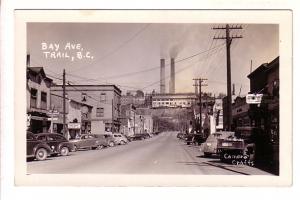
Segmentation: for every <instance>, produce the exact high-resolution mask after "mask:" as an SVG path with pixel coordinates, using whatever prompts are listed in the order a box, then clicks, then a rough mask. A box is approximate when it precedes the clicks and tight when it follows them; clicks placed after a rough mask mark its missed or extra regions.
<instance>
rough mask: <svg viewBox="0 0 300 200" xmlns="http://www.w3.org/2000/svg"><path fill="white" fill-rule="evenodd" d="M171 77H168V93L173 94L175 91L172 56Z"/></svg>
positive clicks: (172, 60)
mask: <svg viewBox="0 0 300 200" xmlns="http://www.w3.org/2000/svg"><path fill="white" fill-rule="evenodd" d="M170 72H171V79H170V88H169V90H170V93H171V94H174V93H175V61H174V58H171V70H170Z"/></svg>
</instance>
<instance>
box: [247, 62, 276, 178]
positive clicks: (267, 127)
mask: <svg viewBox="0 0 300 200" xmlns="http://www.w3.org/2000/svg"><path fill="white" fill-rule="evenodd" d="M248 78H249V79H250V92H251V94H263V97H262V102H261V103H260V104H252V105H250V109H249V117H250V121H251V125H252V126H253V127H258V128H260V129H261V130H262V133H263V134H262V135H263V136H264V139H263V140H261V141H260V142H261V143H262V145H261V146H263V145H264V146H266V145H270V146H271V147H270V149H268V151H266V150H265V152H264V153H262V154H261V155H260V157H262V158H261V160H264V161H265V162H267V165H266V166H267V167H268V169H269V170H271V171H272V172H274V173H275V174H279V141H280V134H279V109H280V108H279V105H280V102H279V57H277V58H275V59H274V60H273V61H271V62H270V63H267V64H263V65H261V66H259V67H258V68H257V69H256V70H254V71H253V72H252V73H251V74H249V75H248ZM262 149H263V148H262ZM263 150H264V149H263Z"/></svg>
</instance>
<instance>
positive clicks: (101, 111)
mask: <svg viewBox="0 0 300 200" xmlns="http://www.w3.org/2000/svg"><path fill="white" fill-rule="evenodd" d="M96 117H104V108H97V110H96Z"/></svg>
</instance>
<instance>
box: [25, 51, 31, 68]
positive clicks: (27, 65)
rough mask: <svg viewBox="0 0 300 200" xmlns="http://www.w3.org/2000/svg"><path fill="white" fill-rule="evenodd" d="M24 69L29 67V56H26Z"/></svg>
mask: <svg viewBox="0 0 300 200" xmlns="http://www.w3.org/2000/svg"><path fill="white" fill-rule="evenodd" d="M26 67H30V54H27V56H26Z"/></svg>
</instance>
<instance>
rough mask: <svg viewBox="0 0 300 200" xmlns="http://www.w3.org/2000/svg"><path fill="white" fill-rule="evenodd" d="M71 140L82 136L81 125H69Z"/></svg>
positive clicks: (73, 123)
mask: <svg viewBox="0 0 300 200" xmlns="http://www.w3.org/2000/svg"><path fill="white" fill-rule="evenodd" d="M68 130H69V136H70V138H69V139H75V138H78V137H79V136H80V135H81V123H75V122H72V123H68Z"/></svg>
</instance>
